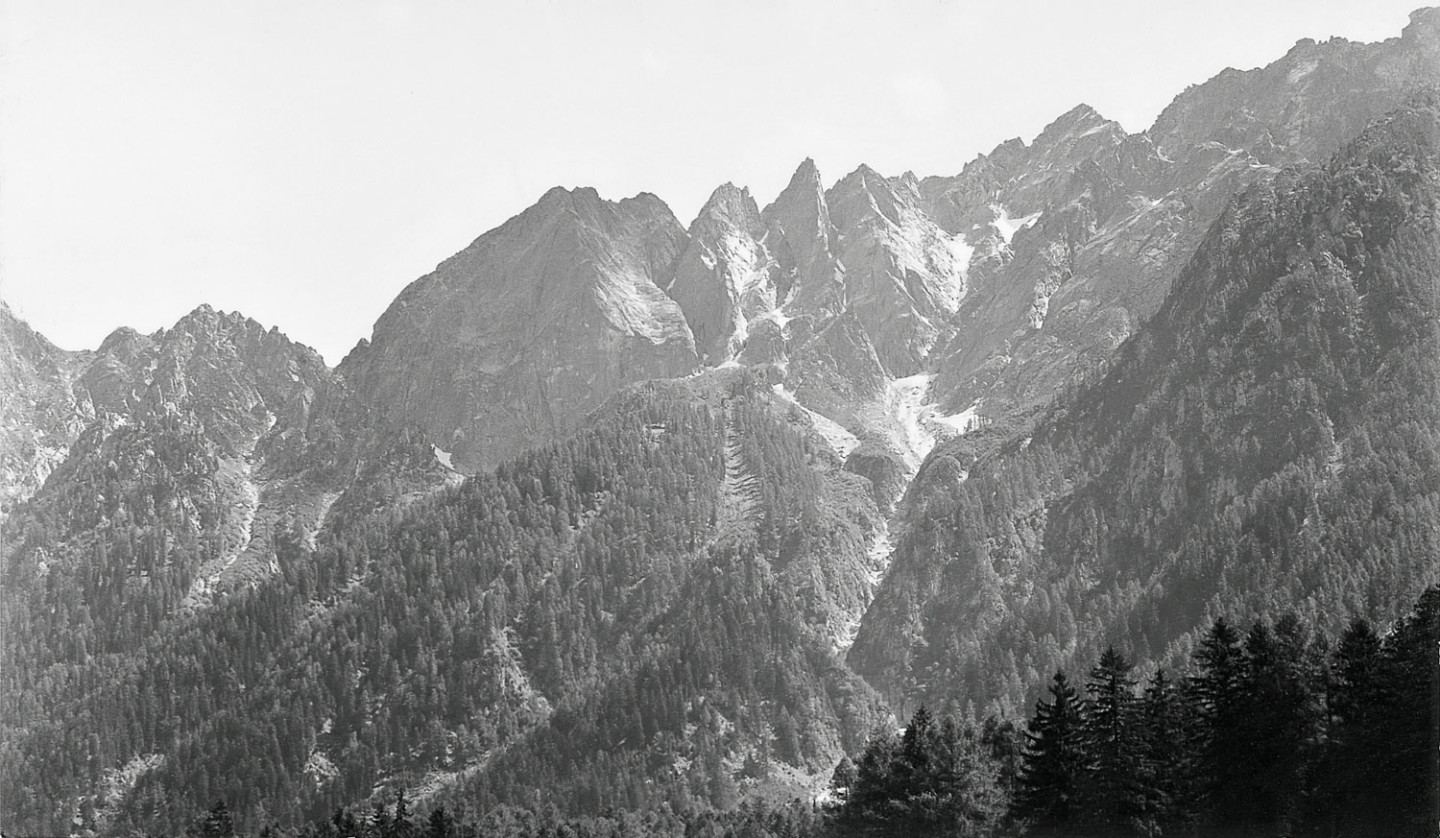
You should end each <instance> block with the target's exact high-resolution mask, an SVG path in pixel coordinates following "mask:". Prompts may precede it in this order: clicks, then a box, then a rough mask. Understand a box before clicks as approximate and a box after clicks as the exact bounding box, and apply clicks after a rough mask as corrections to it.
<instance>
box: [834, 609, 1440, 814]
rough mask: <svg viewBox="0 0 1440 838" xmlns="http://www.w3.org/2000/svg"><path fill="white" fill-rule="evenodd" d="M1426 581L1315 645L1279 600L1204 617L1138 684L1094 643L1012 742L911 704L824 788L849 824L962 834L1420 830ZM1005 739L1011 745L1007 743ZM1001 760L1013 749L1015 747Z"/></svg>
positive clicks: (1427, 737) (1433, 793)
mask: <svg viewBox="0 0 1440 838" xmlns="http://www.w3.org/2000/svg"><path fill="white" fill-rule="evenodd" d="M1437 644H1440V587H1432V588H1430V589H1429V590H1427V591H1426V592H1425V594H1424V595H1423V596H1422V597H1421V599H1420V601H1419V602H1418V603H1417V605H1416V606H1415V608H1414V609H1413V611H1412V612H1411V613H1410V614H1409V615H1407V616H1406V617H1405V618H1403V619H1401V620H1400V621H1398V622H1397V623H1396V624H1395V625H1394V626H1393V627H1391V628H1390V630H1389V631H1387V632H1386V633H1385V634H1384V636H1380V635H1378V634H1377V633H1376V631H1375V629H1374V628H1373V627H1372V626H1371V625H1370V624H1369V623H1368V622H1366V621H1365V620H1363V619H1356V620H1354V621H1353V622H1352V623H1351V624H1350V625H1349V627H1348V628H1347V629H1346V630H1345V632H1344V633H1343V634H1342V636H1341V637H1340V640H1339V642H1338V643H1336V644H1335V645H1334V646H1333V647H1332V645H1331V644H1330V642H1329V641H1328V639H1327V638H1326V637H1325V635H1323V634H1321V633H1316V632H1311V631H1309V630H1307V629H1306V627H1305V626H1304V625H1303V624H1302V623H1301V621H1300V620H1299V619H1298V618H1296V617H1295V616H1293V615H1287V616H1283V617H1281V618H1280V619H1278V620H1276V621H1275V622H1274V623H1271V622H1269V621H1267V620H1258V621H1256V622H1255V623H1254V624H1253V625H1252V626H1251V627H1250V628H1249V630H1248V631H1245V632H1243V633H1242V632H1241V631H1240V630H1239V629H1237V628H1236V627H1235V626H1234V625H1232V624H1231V623H1230V622H1228V621H1227V620H1225V619H1219V620H1216V621H1215V623H1214V624H1213V625H1212V626H1211V628H1210V630H1209V631H1208V633H1207V634H1206V635H1205V638H1204V640H1203V642H1202V643H1201V644H1200V647H1199V649H1198V650H1197V651H1196V653H1195V656H1194V666H1193V671H1192V672H1190V673H1189V674H1188V675H1186V676H1185V677H1182V678H1173V677H1171V676H1170V675H1168V674H1167V673H1166V672H1165V671H1164V670H1157V671H1156V672H1155V673H1154V674H1153V675H1152V676H1151V677H1150V678H1149V679H1147V681H1146V683H1145V685H1144V688H1143V689H1141V688H1140V687H1139V684H1138V681H1137V678H1136V676H1135V673H1134V669H1133V666H1132V664H1131V662H1130V661H1129V660H1127V659H1126V657H1125V656H1124V655H1123V654H1121V653H1120V652H1118V651H1116V650H1115V649H1113V648H1111V649H1107V650H1106V651H1105V653H1104V654H1103V655H1102V656H1101V657H1100V660H1099V663H1098V664H1097V665H1096V666H1095V667H1094V668H1093V669H1091V670H1090V673H1089V677H1088V679H1087V680H1086V682H1085V684H1084V685H1083V687H1081V688H1077V687H1076V686H1074V685H1072V683H1071V681H1070V680H1069V679H1068V678H1067V677H1066V675H1065V673H1064V672H1063V671H1062V672H1057V673H1056V674H1055V676H1054V679H1053V681H1052V683H1051V684H1050V690H1049V695H1048V697H1047V698H1044V699H1041V700H1040V701H1039V702H1038V703H1037V704H1036V707H1035V713H1034V716H1033V717H1032V718H1031V719H1030V720H1029V724H1028V726H1027V728H1026V731H1025V733H1024V744H1023V748H1017V747H1016V746H1017V743H1016V741H1015V740H1014V738H1013V737H1010V736H1007V735H1006V729H1005V728H1004V727H1003V726H1002V725H999V724H998V723H996V722H994V721H993V720H992V721H990V722H988V723H987V724H986V725H985V726H984V727H980V728H977V727H976V726H975V725H966V724H960V723H957V722H956V721H955V720H954V719H951V718H947V719H945V720H943V721H942V722H940V723H938V724H937V723H935V722H934V721H933V720H932V719H931V718H930V715H929V714H928V713H927V712H926V711H925V710H924V708H922V709H921V710H919V711H917V712H916V714H915V716H914V718H912V719H911V721H910V725H909V727H908V728H907V729H906V730H905V733H904V735H903V736H901V737H899V738H896V737H895V736H893V735H890V734H881V735H879V736H876V737H875V738H873V739H872V740H871V742H870V744H869V745H868V746H867V747H866V749H865V751H864V753H863V755H862V756H861V757H860V758H859V760H858V761H857V763H856V764H855V765H853V766H852V765H851V764H850V763H849V761H848V760H846V761H842V763H841V765H840V766H839V767H838V768H837V770H836V777H835V781H834V785H835V788H836V793H837V796H839V797H840V798H841V799H842V800H843V806H842V809H841V812H842V817H841V824H842V825H846V826H850V827H852V828H856V829H858V830H860V831H863V832H872V833H877V834H894V835H902V834H904V835H913V834H922V833H934V834H963V835H978V834H986V833H989V832H993V831H996V830H1000V831H1006V832H1008V831H1014V832H1027V831H1030V832H1035V833H1039V834H1046V835H1097V836H1098V835H1105V836H1124V835H1145V836H1155V835H1217V836H1224V835H1252V836H1266V835H1315V836H1336V835H1344V836H1400V835H1413V836H1422V835H1434V834H1436V827H1437V818H1440V768H1437V760H1440V750H1437V748H1440V663H1437V654H1436V652H1437ZM1017 751H1018V753H1017ZM1017 757H1018V758H1017Z"/></svg>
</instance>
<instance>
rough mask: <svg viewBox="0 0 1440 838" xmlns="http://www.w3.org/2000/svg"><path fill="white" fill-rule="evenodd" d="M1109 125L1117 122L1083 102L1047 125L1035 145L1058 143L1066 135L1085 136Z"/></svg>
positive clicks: (1036, 139)
mask: <svg viewBox="0 0 1440 838" xmlns="http://www.w3.org/2000/svg"><path fill="white" fill-rule="evenodd" d="M1109 125H1116V123H1114V122H1112V121H1111V120H1108V119H1106V118H1105V117H1103V116H1101V115H1100V112H1099V111H1097V110H1095V109H1094V108H1092V107H1090V106H1089V105H1087V104H1084V103H1083V102H1082V103H1081V104H1079V105H1076V106H1075V107H1073V108H1071V109H1070V110H1068V111H1066V112H1065V113H1063V114H1061V115H1060V116H1059V117H1057V118H1056V119H1055V121H1054V122H1051V123H1050V124H1049V125H1047V126H1045V130H1043V131H1041V132H1040V136H1038V137H1036V138H1035V143H1034V145H1036V146H1042V147H1043V146H1046V145H1051V144H1054V143H1058V142H1060V141H1061V140H1062V139H1064V138H1066V137H1070V136H1075V137H1083V136H1085V135H1087V134H1089V133H1091V132H1094V131H1098V130H1101V129H1103V128H1105V127H1106V126H1109ZM1117 127H1118V126H1117Z"/></svg>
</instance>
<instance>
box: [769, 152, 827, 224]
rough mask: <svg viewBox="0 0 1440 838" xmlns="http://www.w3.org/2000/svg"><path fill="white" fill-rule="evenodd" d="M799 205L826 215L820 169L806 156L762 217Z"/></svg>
mask: <svg viewBox="0 0 1440 838" xmlns="http://www.w3.org/2000/svg"><path fill="white" fill-rule="evenodd" d="M800 206H809V207H811V208H812V209H811V211H818V212H819V213H820V215H821V216H822V217H824V216H826V215H828V210H826V209H825V184H824V183H823V182H822V181H821V180H820V170H819V168H817V167H816V165H815V161H814V160H812V159H811V158H809V157H806V158H805V159H804V160H803V161H801V163H800V165H799V167H798V168H796V169H795V174H793V175H791V176H790V183H789V184H788V185H787V186H786V187H785V188H784V189H782V190H781V191H780V194H779V195H777V196H775V200H774V201H772V202H770V205H769V206H767V207H765V209H764V211H763V212H762V213H761V216H762V217H765V218H767V219H768V218H771V217H772V216H773V215H774V214H775V213H776V212H791V211H794V210H796V209H797V208H798V207H800Z"/></svg>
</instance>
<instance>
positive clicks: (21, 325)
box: [0, 301, 93, 522]
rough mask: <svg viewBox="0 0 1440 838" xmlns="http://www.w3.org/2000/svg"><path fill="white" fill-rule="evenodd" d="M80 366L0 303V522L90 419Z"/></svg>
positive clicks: (46, 473) (40, 480)
mask: <svg viewBox="0 0 1440 838" xmlns="http://www.w3.org/2000/svg"><path fill="white" fill-rule="evenodd" d="M84 364H85V358H84V356H83V355H80V354H79V353H71V352H66V351H64V350H62V349H59V348H57V347H56V346H55V345H54V344H52V343H50V341H48V340H46V339H45V338H44V336H42V335H40V334H39V333H37V332H35V331H34V330H33V329H31V328H30V327H29V326H27V325H26V324H25V322H24V321H22V320H20V319H19V318H17V317H16V316H15V315H14V314H13V313H12V312H11V311H10V307H9V306H7V305H5V303H4V302H3V301H0V522H3V521H4V519H5V516H6V515H7V514H8V513H9V512H10V510H11V509H12V508H13V507H14V506H15V504H17V503H20V502H21V501H23V500H25V499H26V498H28V497H30V496H31V495H33V494H34V493H35V492H36V491H37V490H38V489H39V488H40V486H41V485H43V484H44V483H45V478H46V477H49V476H50V472H51V471H52V470H54V468H55V466H56V465H58V464H59V463H61V462H62V461H63V460H64V459H65V455H66V454H67V453H68V452H69V450H70V446H71V445H72V444H73V443H74V442H75V438H76V437H78V436H79V435H80V431H81V430H82V429H83V428H84V427H85V424H86V422H87V421H88V420H89V419H91V418H93V410H92V409H91V407H90V405H89V404H88V400H87V399H86V398H85V393H84V389H83V388H80V391H79V393H78V394H77V392H76V390H77V387H76V382H75V378H76V376H77V375H79V373H80V371H81V370H82V369H83V368H84Z"/></svg>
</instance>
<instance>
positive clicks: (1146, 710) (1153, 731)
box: [1139, 669, 1197, 834]
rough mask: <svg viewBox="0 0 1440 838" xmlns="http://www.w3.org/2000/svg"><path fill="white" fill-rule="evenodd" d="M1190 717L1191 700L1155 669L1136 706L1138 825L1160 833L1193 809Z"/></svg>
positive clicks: (1193, 756) (1192, 716)
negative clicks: (1138, 739)
mask: <svg viewBox="0 0 1440 838" xmlns="http://www.w3.org/2000/svg"><path fill="white" fill-rule="evenodd" d="M1195 721H1196V718H1195V713H1194V711H1193V706H1192V705H1191V703H1190V702H1189V701H1187V700H1186V698H1185V696H1184V695H1183V694H1182V693H1181V692H1180V690H1179V689H1177V688H1176V686H1175V683H1174V682H1173V681H1172V680H1171V679H1170V678H1168V677H1167V676H1166V674H1165V670H1163V669H1158V670H1156V671H1155V674H1154V675H1153V676H1151V678H1150V683H1149V684H1147V685H1146V687H1145V696H1144V699H1143V702H1142V707H1141V724H1140V737H1141V748H1140V751H1141V765H1142V768H1141V773H1140V809H1141V814H1140V817H1139V821H1140V825H1141V831H1142V832H1145V833H1147V834H1160V833H1165V832H1167V831H1170V830H1172V829H1173V828H1174V827H1176V826H1181V825H1184V824H1187V823H1189V822H1190V821H1192V820H1193V819H1194V817H1195V813H1196V806H1197V801H1196V795H1197V789H1196V784H1195V760H1196V750H1197V747H1196V736H1197V731H1196V724H1195Z"/></svg>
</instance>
